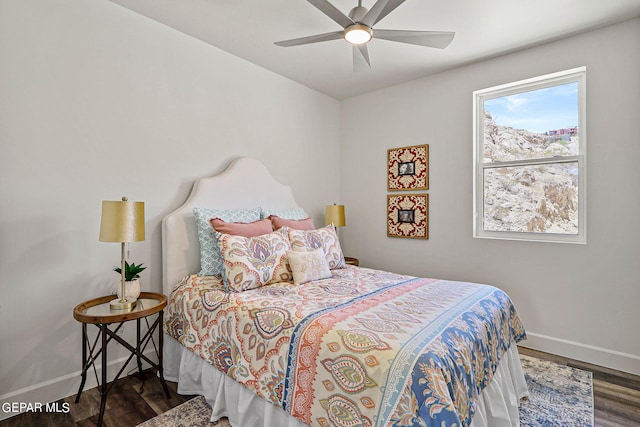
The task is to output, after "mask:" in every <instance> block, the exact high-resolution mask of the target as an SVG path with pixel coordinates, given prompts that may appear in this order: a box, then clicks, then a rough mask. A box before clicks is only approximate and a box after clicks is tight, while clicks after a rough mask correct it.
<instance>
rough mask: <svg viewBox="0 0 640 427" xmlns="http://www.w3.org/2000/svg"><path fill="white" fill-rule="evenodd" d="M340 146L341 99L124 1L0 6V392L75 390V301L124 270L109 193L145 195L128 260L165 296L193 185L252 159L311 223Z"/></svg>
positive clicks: (334, 195)
mask: <svg viewBox="0 0 640 427" xmlns="http://www.w3.org/2000/svg"><path fill="white" fill-rule="evenodd" d="M338 144H339V103H338V101H336V100H333V99H331V98H329V97H326V96H324V95H321V94H319V93H318V92H315V91H312V90H310V89H308V88H305V87H303V86H301V85H299V84H297V83H294V82H292V81H290V80H287V79H285V78H282V77H280V76H278V75H275V74H273V73H271V72H268V71H266V70H264V69H262V68H259V67H257V66H255V65H252V64H250V63H248V62H246V61H243V60H241V59H238V58H236V57H234V56H231V55H229V54H227V53H225V52H223V51H220V50H218V49H216V48H213V47H211V46H209V45H206V44H204V43H202V42H199V41H197V40H195V39H193V38H191V37H189V36H186V35H184V34H181V33H178V32H176V31H174V30H172V29H170V28H168V27H166V26H163V25H161V24H158V23H156V22H154V21H151V20H149V19H146V18H144V17H142V16H140V15H137V14H136V13H134V12H131V11H129V10H127V9H124V8H122V7H120V6H118V5H115V4H113V3H110V2H107V1H102V0H92V1H86V0H46V1H45V0H21V1H11V0H0V401H11V402H17V401H27V400H30V401H39V402H47V401H51V400H54V399H58V398H60V397H64V396H66V395H69V394H72V393H74V392H75V391H76V388H77V386H78V384H79V371H80V368H81V360H80V359H81V353H80V350H81V340H80V338H81V336H80V331H81V327H80V323H78V322H76V321H75V320H74V319H73V317H72V309H73V307H74V306H75V305H76V304H78V303H80V302H82V301H84V300H87V299H89V298H93V297H97V296H100V295H104V294H108V293H110V291H111V289H112V288H113V286H114V284H115V283H116V282H117V281H118V277H119V276H117V274H116V273H114V272H112V271H111V268H112V267H113V266H115V265H118V264H119V260H120V251H119V245H117V244H110V243H100V242H98V230H99V224H100V209H101V201H102V200H103V199H106V200H119V199H120V197H121V196H123V195H127V196H128V197H129V199H130V200H138V201H144V202H145V207H146V226H147V239H146V241H144V242H140V243H133V244H131V246H130V250H131V256H132V260H133V261H135V262H143V263H144V264H145V265H146V266H148V267H149V269H148V270H147V271H145V272H144V273H143V275H142V279H141V280H142V287H143V290H153V291H161V289H162V287H161V282H162V277H161V264H160V263H161V259H160V255H161V236H160V222H161V220H162V218H163V216H165V215H166V214H167V213H169V212H170V211H172V210H173V209H175V208H177V207H178V206H179V205H180V204H181V203H182V202H183V201H184V200H185V198H186V197H187V195H188V192H189V190H190V188H191V185H192V183H193V181H194V180H195V179H197V178H200V177H203V176H210V175H213V174H216V173H218V172H220V171H222V170H223V169H224V168H225V167H226V166H227V165H228V164H229V163H230V162H231V161H232V160H233V159H235V158H237V157H240V156H251V157H256V158H258V159H259V160H261V161H262V162H263V163H265V164H266V166H267V167H268V168H269V169H270V170H271V172H272V173H273V174H274V176H275V177H276V179H278V180H279V181H281V182H283V183H287V184H295V186H294V188H293V189H294V193H295V196H296V198H297V201H298V203H299V204H300V205H301V206H303V207H305V208H306V209H307V210H308V211H309V212H310V213H311V214H312V215H313V217H314V219H315V220H316V222H318V223H320V222H322V221H323V220H324V206H325V204H329V203H332V202H334V201H337V200H338V196H339V169H338V165H337V162H336V159H337V158H338V155H339V146H338ZM257 185H259V183H257ZM130 332H132V331H128V332H126V333H127V334H129V335H130ZM110 347H111V346H110ZM112 348H113V350H111V349H110V352H111V357H110V360H116V359H117V358H119V357H121V356H122V355H123V353H122V352H120V351H116V347H115V346H113V347H112ZM91 381H92V375H90V377H89V383H88V385H87V388H90V387H91V386H92V384H91ZM0 416H1V417H5V416H6V414H0Z"/></svg>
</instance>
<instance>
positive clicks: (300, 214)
mask: <svg viewBox="0 0 640 427" xmlns="http://www.w3.org/2000/svg"><path fill="white" fill-rule="evenodd" d="M260 211H261V213H260V219H265V218H269V216H270V215H274V216H277V217H280V218H283V219H306V218H309V215H307V214H306V213H305V212H304V209H302V208H291V209H269V208H260Z"/></svg>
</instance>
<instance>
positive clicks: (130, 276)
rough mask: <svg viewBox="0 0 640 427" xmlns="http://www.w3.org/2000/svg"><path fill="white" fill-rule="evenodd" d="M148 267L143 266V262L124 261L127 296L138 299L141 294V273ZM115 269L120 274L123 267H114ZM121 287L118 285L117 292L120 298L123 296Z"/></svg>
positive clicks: (125, 292)
mask: <svg viewBox="0 0 640 427" xmlns="http://www.w3.org/2000/svg"><path fill="white" fill-rule="evenodd" d="M146 268H147V267H143V266H142V264H138V265H136V263H134V262H132V263H131V264H129V263H128V262H127V261H125V262H124V287H125V291H124V294H125V297H126V298H127V299H128V298H132V299H137V298H138V297H139V296H140V281H139V280H138V279H139V278H140V273H142V272H143V271H144V270H145V269H146ZM113 271H115V272H116V273H118V274H120V275H121V274H122V269H121V268H120V267H114V269H113ZM120 288H121V287H120V286H118V287H116V292H117V294H118V298H122V292H121V289H120Z"/></svg>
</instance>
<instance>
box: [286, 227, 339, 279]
mask: <svg viewBox="0 0 640 427" xmlns="http://www.w3.org/2000/svg"><path fill="white" fill-rule="evenodd" d="M289 241H290V242H291V248H292V249H293V250H294V251H312V250H314V249H318V248H322V250H324V254H325V258H326V259H327V264H329V268H330V269H331V270H333V269H336V268H344V267H345V266H346V263H345V261H344V255H342V249H341V248H340V241H339V240H338V235H337V234H336V228H335V227H334V225H333V224H329V225H327V226H326V227H322V228H319V229H317V230H289Z"/></svg>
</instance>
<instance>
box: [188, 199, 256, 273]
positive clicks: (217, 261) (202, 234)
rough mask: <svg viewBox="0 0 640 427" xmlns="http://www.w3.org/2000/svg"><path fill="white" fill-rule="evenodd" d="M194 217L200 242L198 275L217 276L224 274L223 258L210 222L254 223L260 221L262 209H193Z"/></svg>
mask: <svg viewBox="0 0 640 427" xmlns="http://www.w3.org/2000/svg"><path fill="white" fill-rule="evenodd" d="M193 216H194V217H195V218H196V224H197V226H198V240H199V241H200V272H199V273H198V274H199V275H200V276H215V275H221V274H222V272H223V267H222V257H221V256H220V249H218V242H217V241H216V238H215V236H214V234H213V233H214V230H213V228H212V227H211V224H210V223H209V220H210V219H211V218H220V219H222V220H223V221H228V222H253V221H257V220H259V219H260V208H254V209H239V210H222V209H205V208H193Z"/></svg>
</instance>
